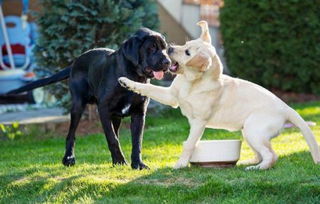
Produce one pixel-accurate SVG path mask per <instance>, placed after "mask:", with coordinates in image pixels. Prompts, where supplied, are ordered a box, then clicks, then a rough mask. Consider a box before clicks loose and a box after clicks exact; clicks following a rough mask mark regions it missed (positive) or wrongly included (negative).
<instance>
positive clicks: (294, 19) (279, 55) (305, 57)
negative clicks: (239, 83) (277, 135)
mask: <svg viewBox="0 0 320 204" xmlns="http://www.w3.org/2000/svg"><path fill="white" fill-rule="evenodd" d="M221 31H222V36H223V41H224V47H225V50H226V51H225V56H226V60H227V64H228V67H229V68H230V70H231V72H232V74H233V75H235V76H238V77H241V78H244V79H247V80H250V81H253V82H256V83H258V84H260V85H263V86H265V87H267V88H277V89H281V90H285V91H294V92H305V93H314V94H320V1H318V0H283V1H282V0H268V1H267V0H225V6H224V8H222V10H221Z"/></svg>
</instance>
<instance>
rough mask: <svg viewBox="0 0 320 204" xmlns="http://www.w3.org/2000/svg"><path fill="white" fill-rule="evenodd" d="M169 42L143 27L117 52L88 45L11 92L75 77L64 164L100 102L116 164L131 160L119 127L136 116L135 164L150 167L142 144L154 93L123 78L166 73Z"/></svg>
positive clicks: (145, 78) (144, 78)
mask: <svg viewBox="0 0 320 204" xmlns="http://www.w3.org/2000/svg"><path fill="white" fill-rule="evenodd" d="M166 47H167V44H166V42H165V40H164V37H163V36H162V35H161V34H160V33H158V32H155V31H152V30H150V29H147V28H141V29H140V30H138V31H137V32H136V33H135V34H134V35H133V36H131V37H130V38H129V39H128V40H127V41H125V42H124V43H123V44H122V45H121V46H120V48H119V49H118V50H116V51H115V50H111V49H106V48H98V49H92V50H89V51H87V52H85V53H83V54H82V55H81V56H79V57H78V58H76V59H75V61H74V62H73V64H72V65H71V66H70V67H67V68H65V69H64V70H62V71H60V72H58V73H56V74H55V75H52V76H50V77H48V78H44V79H40V80H37V81H34V82H32V83H30V84H28V85H26V86H24V87H21V88H19V89H16V90H13V91H10V92H9V93H8V94H15V93H20V92H24V91H28V90H32V89H34V88H37V87H41V86H45V85H48V84H52V83H55V82H57V81H61V80H64V79H67V78H70V79H69V89H70V92H71V97H72V108H71V111H70V112H71V123H70V128H69V132H68V136H67V139H66V152H65V155H64V157H63V160H62V163H63V164H64V165H65V166H72V165H74V164H75V154H74V144H75V131H76V129H77V126H78V124H79V121H80V118H81V115H82V113H83V111H84V109H85V107H86V104H88V103H89V104H92V103H96V104H97V106H98V111H99V116H100V120H101V123H102V126H103V130H104V133H105V136H106V139H107V142H108V146H109V150H110V152H111V156H112V162H113V164H126V160H125V158H124V156H123V153H122V151H121V147H120V145H119V126H120V124H121V119H122V118H123V117H126V116H131V126H130V128H131V135H132V154H131V167H132V168H133V169H144V168H148V166H146V165H145V164H144V163H143V162H142V158H141V143H142V138H143V129H144V123H145V115H146V109H147V106H148V103H149V98H147V97H144V96H140V95H138V94H135V93H133V92H131V91H128V90H127V89H125V88H123V87H121V86H120V84H119V83H118V78H119V77H122V76H126V77H127V78H129V79H131V80H134V81H137V82H142V83H149V79H150V78H153V77H156V78H161V77H162V76H163V73H164V72H165V71H167V70H168V68H169V66H170V63H171V61H170V58H169V57H168V55H167V53H166V50H165V49H166Z"/></svg>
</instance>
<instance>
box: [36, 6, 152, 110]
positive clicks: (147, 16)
mask: <svg viewBox="0 0 320 204" xmlns="http://www.w3.org/2000/svg"><path fill="white" fill-rule="evenodd" d="M40 2H41V4H42V7H43V9H42V10H41V12H40V13H38V14H37V23H38V25H39V27H40V38H39V40H38V42H37V45H36V48H35V54H36V61H37V64H38V66H39V67H40V72H39V73H45V72H44V71H51V72H56V71H59V70H60V69H62V68H64V67H66V66H68V65H70V64H71V63H72V61H73V60H74V59H75V57H77V56H79V55H80V54H81V53H83V52H84V51H86V50H88V49H92V48H96V47H109V48H117V46H118V45H119V44H120V43H121V42H122V41H124V40H125V39H126V38H127V37H129V36H130V35H131V34H132V33H134V32H135V31H137V30H138V29H139V28H140V27H142V26H145V27H149V28H151V29H156V28H157V27H158V15H157V8H156V2H155V1H153V0H121V1H118V0H78V1H75V0H41V1H40ZM49 90H51V91H50V92H51V93H52V94H54V95H55V96H56V97H57V98H58V99H59V101H60V102H61V104H63V105H66V104H68V103H69V102H70V98H69V97H70V96H69V94H66V93H67V92H68V86H67V83H59V84H55V85H52V86H51V87H49Z"/></svg>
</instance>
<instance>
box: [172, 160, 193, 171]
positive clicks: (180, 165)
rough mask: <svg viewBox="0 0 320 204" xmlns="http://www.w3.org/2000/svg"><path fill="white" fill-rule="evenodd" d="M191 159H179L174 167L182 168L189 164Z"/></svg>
mask: <svg viewBox="0 0 320 204" xmlns="http://www.w3.org/2000/svg"><path fill="white" fill-rule="evenodd" d="M188 163H189V161H188V160H187V159H179V161H178V162H177V163H176V164H175V165H174V167H173V168H174V169H181V168H185V167H187V166H188Z"/></svg>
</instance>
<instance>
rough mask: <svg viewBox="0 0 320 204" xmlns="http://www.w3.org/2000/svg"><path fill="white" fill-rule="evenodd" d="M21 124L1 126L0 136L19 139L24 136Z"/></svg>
mask: <svg viewBox="0 0 320 204" xmlns="http://www.w3.org/2000/svg"><path fill="white" fill-rule="evenodd" d="M22 135H23V134H22V132H21V131H20V126H19V123H12V125H3V124H0V136H4V137H5V138H7V139H10V140H14V139H15V138H17V137H20V136H22Z"/></svg>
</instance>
